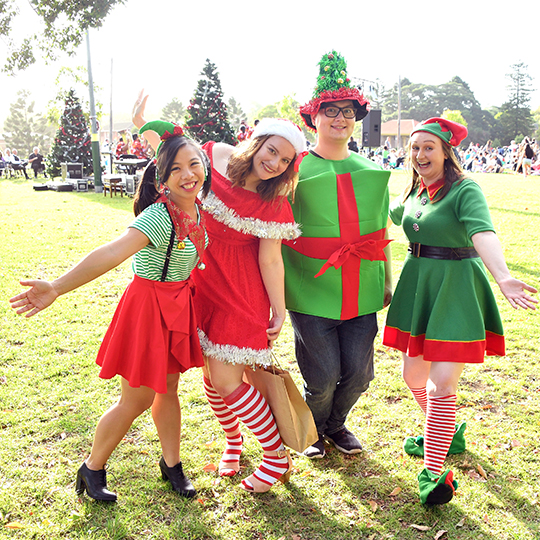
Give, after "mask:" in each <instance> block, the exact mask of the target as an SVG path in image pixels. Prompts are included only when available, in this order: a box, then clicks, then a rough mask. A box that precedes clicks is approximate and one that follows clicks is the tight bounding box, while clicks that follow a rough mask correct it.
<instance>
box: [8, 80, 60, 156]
mask: <svg viewBox="0 0 540 540" xmlns="http://www.w3.org/2000/svg"><path fill="white" fill-rule="evenodd" d="M17 96H18V98H17V101H16V102H15V103H12V104H11V105H10V106H9V116H8V117H7V118H6V120H5V122H4V138H5V139H6V143H7V145H8V146H10V147H11V148H16V149H17V150H18V151H19V154H20V157H21V158H24V157H26V156H28V155H29V154H30V153H31V152H32V149H33V148H34V146H38V147H39V149H40V151H41V153H42V154H46V153H47V152H48V151H49V148H50V146H51V140H52V136H53V134H54V131H53V129H52V128H51V127H50V126H49V125H48V123H47V119H46V118H45V117H43V116H42V115H40V114H37V113H34V101H30V92H28V91H26V90H21V91H19V92H17Z"/></svg>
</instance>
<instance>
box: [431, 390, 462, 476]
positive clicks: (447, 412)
mask: <svg viewBox="0 0 540 540" xmlns="http://www.w3.org/2000/svg"><path fill="white" fill-rule="evenodd" d="M456 401H457V396H456V395H455V394H453V395H450V396H443V397H439V396H437V397H431V396H428V405H427V415H426V430H425V433H424V465H425V467H426V469H428V470H429V471H430V472H432V473H433V474H440V473H441V471H442V468H443V463H444V460H445V458H446V455H447V454H448V449H449V448H450V445H451V444H452V438H453V436H454V432H455V431H456Z"/></svg>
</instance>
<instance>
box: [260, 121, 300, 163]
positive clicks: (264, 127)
mask: <svg viewBox="0 0 540 540" xmlns="http://www.w3.org/2000/svg"><path fill="white" fill-rule="evenodd" d="M264 135H279V136H280V137H283V138H284V139H286V140H287V141H289V142H290V143H291V144H292V145H293V147H294V150H295V152H296V155H298V154H301V153H302V152H304V151H305V150H306V138H305V137H304V134H303V133H302V130H301V129H300V127H299V126H298V125H297V124H295V123H294V122H291V121H290V120H286V119H285V118H263V119H262V120H261V121H260V122H259V123H258V124H257V125H256V126H255V129H254V130H253V134H252V135H251V138H254V137H263V136H264Z"/></svg>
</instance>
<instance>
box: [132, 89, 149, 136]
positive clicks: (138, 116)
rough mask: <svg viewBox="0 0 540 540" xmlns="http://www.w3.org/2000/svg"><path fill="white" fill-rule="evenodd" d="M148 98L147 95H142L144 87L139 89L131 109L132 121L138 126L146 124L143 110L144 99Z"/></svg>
mask: <svg viewBox="0 0 540 540" xmlns="http://www.w3.org/2000/svg"><path fill="white" fill-rule="evenodd" d="M147 100H148V95H146V96H145V95H144V88H142V89H141V91H140V92H139V95H138V96H137V99H136V100H135V104H134V105H133V111H132V113H131V120H132V122H133V123H134V124H135V125H136V126H137V127H138V128H141V127H143V126H144V124H146V120H145V119H144V110H145V109H146V101H147Z"/></svg>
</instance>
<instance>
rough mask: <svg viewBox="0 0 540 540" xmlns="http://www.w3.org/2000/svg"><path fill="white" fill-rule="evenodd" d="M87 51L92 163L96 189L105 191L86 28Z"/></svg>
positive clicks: (96, 190)
mask: <svg viewBox="0 0 540 540" xmlns="http://www.w3.org/2000/svg"><path fill="white" fill-rule="evenodd" d="M86 53H87V57H88V91H89V93H90V133H91V136H92V165H93V168H94V190H95V192H96V193H103V183H102V181H101V156H100V153H99V135H98V129H97V117H96V105H95V103H94V80H93V78H92V60H91V58H90V36H89V33H88V28H87V29H86Z"/></svg>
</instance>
